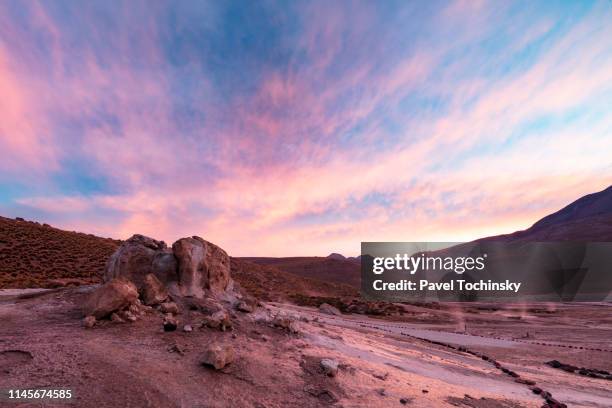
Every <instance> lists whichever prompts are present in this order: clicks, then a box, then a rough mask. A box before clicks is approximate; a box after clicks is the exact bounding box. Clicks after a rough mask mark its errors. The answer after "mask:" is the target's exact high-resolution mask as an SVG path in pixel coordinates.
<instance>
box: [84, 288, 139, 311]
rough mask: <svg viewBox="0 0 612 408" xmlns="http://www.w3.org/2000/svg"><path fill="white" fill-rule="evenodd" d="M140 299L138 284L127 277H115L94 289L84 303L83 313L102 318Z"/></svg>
mask: <svg viewBox="0 0 612 408" xmlns="http://www.w3.org/2000/svg"><path fill="white" fill-rule="evenodd" d="M136 299H138V290H137V289H136V286H135V285H134V284H133V283H132V282H130V281H127V280H125V279H113V280H111V281H109V282H108V283H106V284H105V285H103V286H101V287H99V288H98V289H96V290H94V291H93V292H92V293H91V294H90V295H89V296H88V297H87V299H86V300H85V302H84V304H83V314H84V315H85V316H94V317H95V318H96V319H101V318H104V317H107V316H109V315H110V314H112V313H114V312H116V311H118V310H121V309H123V308H125V307H127V306H129V305H130V304H131V303H133V302H135V301H136Z"/></svg>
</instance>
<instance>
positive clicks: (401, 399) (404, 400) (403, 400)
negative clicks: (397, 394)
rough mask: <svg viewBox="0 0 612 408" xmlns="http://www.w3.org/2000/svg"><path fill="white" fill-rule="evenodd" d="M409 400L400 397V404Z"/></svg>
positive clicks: (404, 403)
mask: <svg viewBox="0 0 612 408" xmlns="http://www.w3.org/2000/svg"><path fill="white" fill-rule="evenodd" d="M409 402H410V400H409V399H408V398H400V404H402V405H406V404H407V403H409Z"/></svg>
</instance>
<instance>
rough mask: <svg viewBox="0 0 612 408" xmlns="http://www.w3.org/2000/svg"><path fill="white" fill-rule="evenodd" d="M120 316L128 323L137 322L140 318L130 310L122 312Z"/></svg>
mask: <svg viewBox="0 0 612 408" xmlns="http://www.w3.org/2000/svg"><path fill="white" fill-rule="evenodd" d="M118 314H119V317H121V318H122V319H123V320H127V321H128V322H135V321H136V320H138V318H137V317H136V316H135V315H134V314H133V313H132V312H130V311H129V310H122V311H121V312H119V313H118Z"/></svg>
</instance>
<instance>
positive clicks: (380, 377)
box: [372, 373, 389, 381]
mask: <svg viewBox="0 0 612 408" xmlns="http://www.w3.org/2000/svg"><path fill="white" fill-rule="evenodd" d="M372 375H373V376H374V378H378V379H379V380H382V381H386V380H387V378H388V377H389V373H384V374H372Z"/></svg>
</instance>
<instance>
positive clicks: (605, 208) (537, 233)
mask: <svg viewBox="0 0 612 408" xmlns="http://www.w3.org/2000/svg"><path fill="white" fill-rule="evenodd" d="M571 240H575V241H612V186H610V187H608V188H607V189H605V190H603V191H600V192H598V193H593V194H589V195H586V196H584V197H582V198H580V199H578V200H576V201H574V202H573V203H571V204H569V205H568V206H566V207H564V208H562V209H561V210H559V211H557V212H555V213H553V214H550V215H548V216H546V217H544V218H542V219H541V220H539V221H538V222H536V223H535V224H533V226H531V227H530V228H528V229H526V230H524V231H517V232H514V233H511V234H504V235H497V236H491V237H486V238H480V239H478V240H476V241H502V242H503V241H505V242H515V241H525V242H529V241H534V242H535V241H571ZM460 246H461V245H459V247H460ZM244 259H246V260H249V261H250V262H254V263H257V264H260V265H270V266H274V267H276V268H278V269H281V270H283V271H285V272H289V273H292V274H294V275H299V276H302V277H306V278H315V279H318V280H325V281H328V282H336V283H338V282H339V283H346V284H349V285H351V286H353V287H360V285H361V267H360V261H361V257H349V258H345V257H344V256H342V255H340V254H336V253H332V254H331V255H329V256H327V257H325V258H322V257H299V258H244Z"/></svg>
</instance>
